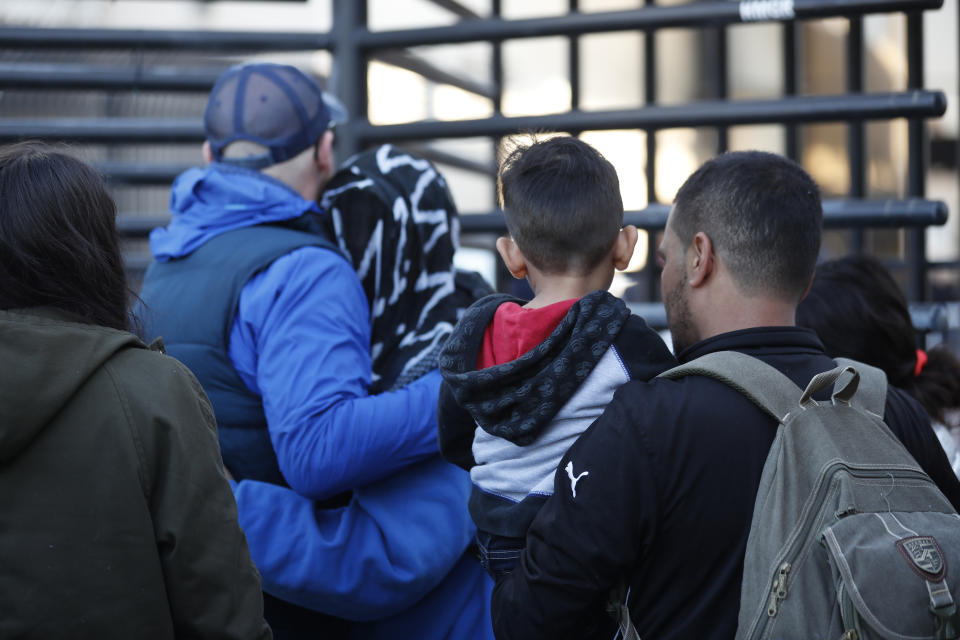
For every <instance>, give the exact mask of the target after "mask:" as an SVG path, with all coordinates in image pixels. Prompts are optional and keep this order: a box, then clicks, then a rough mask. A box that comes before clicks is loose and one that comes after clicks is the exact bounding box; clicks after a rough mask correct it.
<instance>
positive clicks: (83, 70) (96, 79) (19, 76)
mask: <svg viewBox="0 0 960 640" xmlns="http://www.w3.org/2000/svg"><path fill="white" fill-rule="evenodd" d="M374 57H375V58H377V59H379V60H382V61H383V62H385V63H387V64H392V65H394V66H397V67H401V68H403V69H407V70H409V71H413V72H414V73H418V74H420V75H422V76H423V77H424V78H426V79H427V80H431V81H433V82H438V83H444V84H449V85H453V86H455V87H458V88H460V89H463V90H464V91H469V92H470V93H474V94H477V95H480V96H483V97H485V98H489V99H491V100H492V99H493V97H494V96H495V95H496V90H495V89H494V87H493V86H492V85H490V84H486V83H482V82H475V81H473V80H470V79H468V78H463V77H461V76H458V75H456V74H453V73H450V72H449V71H445V70H443V69H440V68H438V67H436V66H434V65H432V64H430V63H429V62H427V61H426V60H423V59H422V58H419V57H417V56H415V55H413V54H410V53H407V52H406V51H384V52H381V53H378V54H375V56H374ZM221 73H223V69H194V68H190V67H170V66H167V67H133V66H130V67H121V66H117V65H113V66H105V65H86V64H40V63H16V64H11V63H4V62H0V89H56V90H70V89H81V90H127V91H134V90H141V91H142V90H152V91H194V92H203V93H206V92H208V91H209V90H210V89H211V88H212V87H213V85H214V83H215V82H216V81H217V78H218V77H219V76H220V74H221Z"/></svg>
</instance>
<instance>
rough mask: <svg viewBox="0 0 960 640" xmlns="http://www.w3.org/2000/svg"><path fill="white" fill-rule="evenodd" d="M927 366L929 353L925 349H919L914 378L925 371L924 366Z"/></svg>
mask: <svg viewBox="0 0 960 640" xmlns="http://www.w3.org/2000/svg"><path fill="white" fill-rule="evenodd" d="M925 364H927V352H926V351H924V350H923V349H917V365H916V366H915V367H914V368H913V377H914V378H916V377H917V376H918V375H920V372H921V371H923V365H925Z"/></svg>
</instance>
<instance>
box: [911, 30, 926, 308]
mask: <svg viewBox="0 0 960 640" xmlns="http://www.w3.org/2000/svg"><path fill="white" fill-rule="evenodd" d="M922 87H923V13H921V12H920V11H912V12H909V13H907V88H908V89H920V88H922ZM924 133H925V132H924V122H923V120H922V119H920V118H911V119H910V120H908V121H907V147H908V150H909V154H908V158H909V159H908V162H909V165H908V167H907V195H908V196H909V197H913V198H922V197H923V196H924V194H925V192H926V186H925V184H924V180H925V177H926V164H927V162H926V145H925V140H924ZM906 233H907V260H908V263H909V265H910V275H909V286H908V295H909V297H910V299H911V300H915V301H922V300H925V299H926V298H927V257H926V255H927V239H926V230H925V229H911V230H909V231H907V232H906Z"/></svg>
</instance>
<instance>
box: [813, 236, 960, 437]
mask: <svg viewBox="0 0 960 640" xmlns="http://www.w3.org/2000/svg"><path fill="white" fill-rule="evenodd" d="M797 324H798V325H799V326H802V327H809V328H811V329H813V330H814V331H816V332H817V335H818V336H820V340H821V341H822V342H823V346H824V347H826V350H827V353H828V354H830V355H831V356H833V357H844V358H853V359H854V360H859V361H860V362H864V363H866V364H869V365H873V366H875V367H878V368H880V369H883V371H884V372H885V373H886V374H887V379H888V380H889V382H890V384H892V385H894V386H896V387H900V388H901V389H903V390H904V391H906V392H907V393H909V394H910V395H912V396H913V397H914V398H916V400H917V401H918V402H920V404H921V405H923V408H924V409H925V410H926V411H927V414H928V415H929V416H930V417H931V418H934V419H935V420H937V421H939V422H944V412H945V411H946V410H948V409H952V408H955V407H960V361H958V360H957V358H956V357H955V356H954V355H953V354H952V353H951V352H950V351H949V350H948V349H947V348H946V347H945V346H937V347H935V348H933V349H931V350H930V351H929V352H927V353H926V357H927V361H926V363H925V364H923V365H922V367H918V363H917V358H918V354H917V339H916V332H915V330H914V328H913V322H912V321H911V319H910V311H909V309H908V307H907V301H906V298H905V297H904V295H903V292H902V291H901V290H900V287H899V286H897V283H896V281H895V280H894V279H893V276H891V275H890V272H889V271H887V269H886V268H885V267H884V266H883V264H882V263H881V262H880V261H879V260H877V259H876V258H873V257H870V256H864V255H856V256H847V257H845V258H840V259H838V260H830V261H827V262H824V263H823V264H820V265H819V266H817V270H816V275H815V276H814V280H813V286H812V287H811V289H810V293H809V294H808V295H807V297H806V298H805V299H804V300H803V301H802V302H801V303H800V305H799V307H798V308H797ZM918 368H919V369H920V370H919V372H917V369H918Z"/></svg>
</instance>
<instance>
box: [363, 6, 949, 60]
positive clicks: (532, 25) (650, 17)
mask: <svg viewBox="0 0 960 640" xmlns="http://www.w3.org/2000/svg"><path fill="white" fill-rule="evenodd" d="M942 5H943V0H792V1H791V2H778V1H772V2H771V1H764V0H742V1H741V2H729V1H728V2H690V3H686V4H681V5H675V6H670V5H665V6H659V5H657V6H648V7H645V8H642V9H631V10H627V11H611V12H603V13H570V14H566V15H561V16H553V17H547V18H530V19H525V20H503V19H500V18H485V19H482V20H464V21H462V22H459V23H457V24H454V25H450V26H445V27H430V28H423V29H403V30H397V31H369V30H366V29H361V30H358V32H357V36H356V39H357V43H358V44H359V45H360V46H361V47H364V48H367V49H378V48H398V47H413V46H419V45H428V44H450V43H456V42H475V41H482V40H483V41H494V42H499V41H502V40H508V39H512V38H539V37H544V36H559V35H568V36H569V35H580V34H584V33H603V32H611V31H634V30H639V29H644V30H652V29H663V28H666V27H707V26H717V25H724V24H733V23H738V22H776V21H784V20H793V19H798V20H804V19H808V18H824V17H829V16H851V15H863V14H868V13H889V12H894V11H920V10H926V9H938V8H940V6H942Z"/></svg>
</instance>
